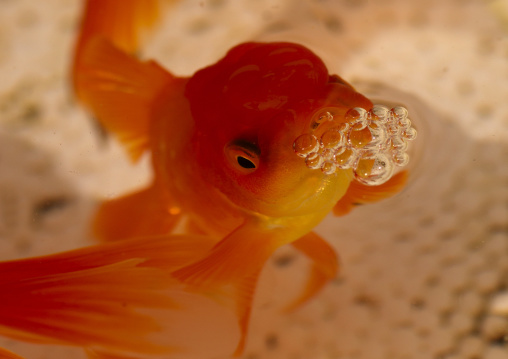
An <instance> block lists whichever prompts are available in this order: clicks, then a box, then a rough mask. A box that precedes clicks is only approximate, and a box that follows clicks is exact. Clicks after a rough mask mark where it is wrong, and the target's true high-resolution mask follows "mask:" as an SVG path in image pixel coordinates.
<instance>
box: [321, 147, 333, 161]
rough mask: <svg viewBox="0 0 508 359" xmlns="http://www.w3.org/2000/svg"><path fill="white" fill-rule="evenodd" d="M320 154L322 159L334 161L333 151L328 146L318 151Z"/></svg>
mask: <svg viewBox="0 0 508 359" xmlns="http://www.w3.org/2000/svg"><path fill="white" fill-rule="evenodd" d="M320 156H321V158H322V159H323V161H334V160H335V151H334V150H333V149H330V148H325V149H324V150H323V151H322V152H321V153H320Z"/></svg>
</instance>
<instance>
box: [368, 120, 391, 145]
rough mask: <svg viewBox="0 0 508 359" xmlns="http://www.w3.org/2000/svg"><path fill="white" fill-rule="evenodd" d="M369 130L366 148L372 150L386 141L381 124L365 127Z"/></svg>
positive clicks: (384, 131) (384, 130)
mask: <svg viewBox="0 0 508 359" xmlns="http://www.w3.org/2000/svg"><path fill="white" fill-rule="evenodd" d="M367 128H368V129H369V130H370V135H371V140H370V143H368V144H367V146H366V148H373V147H378V146H381V145H383V144H384V143H385V142H386V140H387V134H386V129H385V127H384V126H382V125H381V124H377V123H375V122H374V123H372V124H370V125H369V126H368V127H367Z"/></svg>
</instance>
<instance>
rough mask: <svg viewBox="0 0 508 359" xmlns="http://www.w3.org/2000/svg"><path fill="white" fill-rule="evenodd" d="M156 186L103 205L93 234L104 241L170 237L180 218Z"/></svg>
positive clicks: (176, 207)
mask: <svg viewBox="0 0 508 359" xmlns="http://www.w3.org/2000/svg"><path fill="white" fill-rule="evenodd" d="M168 197H169V195H167V194H165V192H164V191H163V190H161V188H159V187H158V186H157V184H155V183H153V184H152V185H150V186H149V187H148V188H145V189H143V190H140V191H138V192H134V193H131V194H128V195H125V196H123V197H120V198H115V199H112V200H109V201H105V202H103V203H102V204H101V205H100V207H99V209H98V210H97V212H96V214H95V219H94V223H93V232H94V235H95V237H96V238H98V239H99V240H102V241H116V240H121V239H128V238H135V237H151V236H155V235H164V234H169V233H170V232H171V230H172V229H173V228H174V227H175V225H176V224H177V223H178V220H179V219H180V218H181V212H180V208H179V207H178V206H176V205H171V203H172V200H171V198H168Z"/></svg>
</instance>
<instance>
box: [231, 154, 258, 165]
mask: <svg viewBox="0 0 508 359" xmlns="http://www.w3.org/2000/svg"><path fill="white" fill-rule="evenodd" d="M236 160H237V161H238V164H239V165H240V166H242V167H243V168H256V165H255V164H254V163H252V161H251V160H249V159H247V158H245V157H242V156H238V157H236Z"/></svg>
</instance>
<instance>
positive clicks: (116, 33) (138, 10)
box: [77, 0, 161, 53]
mask: <svg viewBox="0 0 508 359" xmlns="http://www.w3.org/2000/svg"><path fill="white" fill-rule="evenodd" d="M160 5H161V4H160V1H159V0H122V2H121V5H120V6H119V2H118V0H88V1H86V4H85V8H84V11H83V19H82V22H81V28H80V36H79V40H78V49H77V51H78V52H79V49H80V48H81V47H82V45H83V44H85V43H86V42H87V41H89V40H90V38H91V37H94V36H97V35H100V36H102V37H104V38H106V39H108V40H110V41H111V42H112V43H114V44H115V46H117V47H118V48H120V49H122V50H123V51H125V52H129V53H134V52H135V51H137V50H138V48H139V46H140V43H141V37H142V33H143V32H144V31H146V30H147V29H149V28H150V27H152V26H153V25H154V24H155V21H156V20H157V18H158V17H159V12H160V10H161V9H160Z"/></svg>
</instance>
